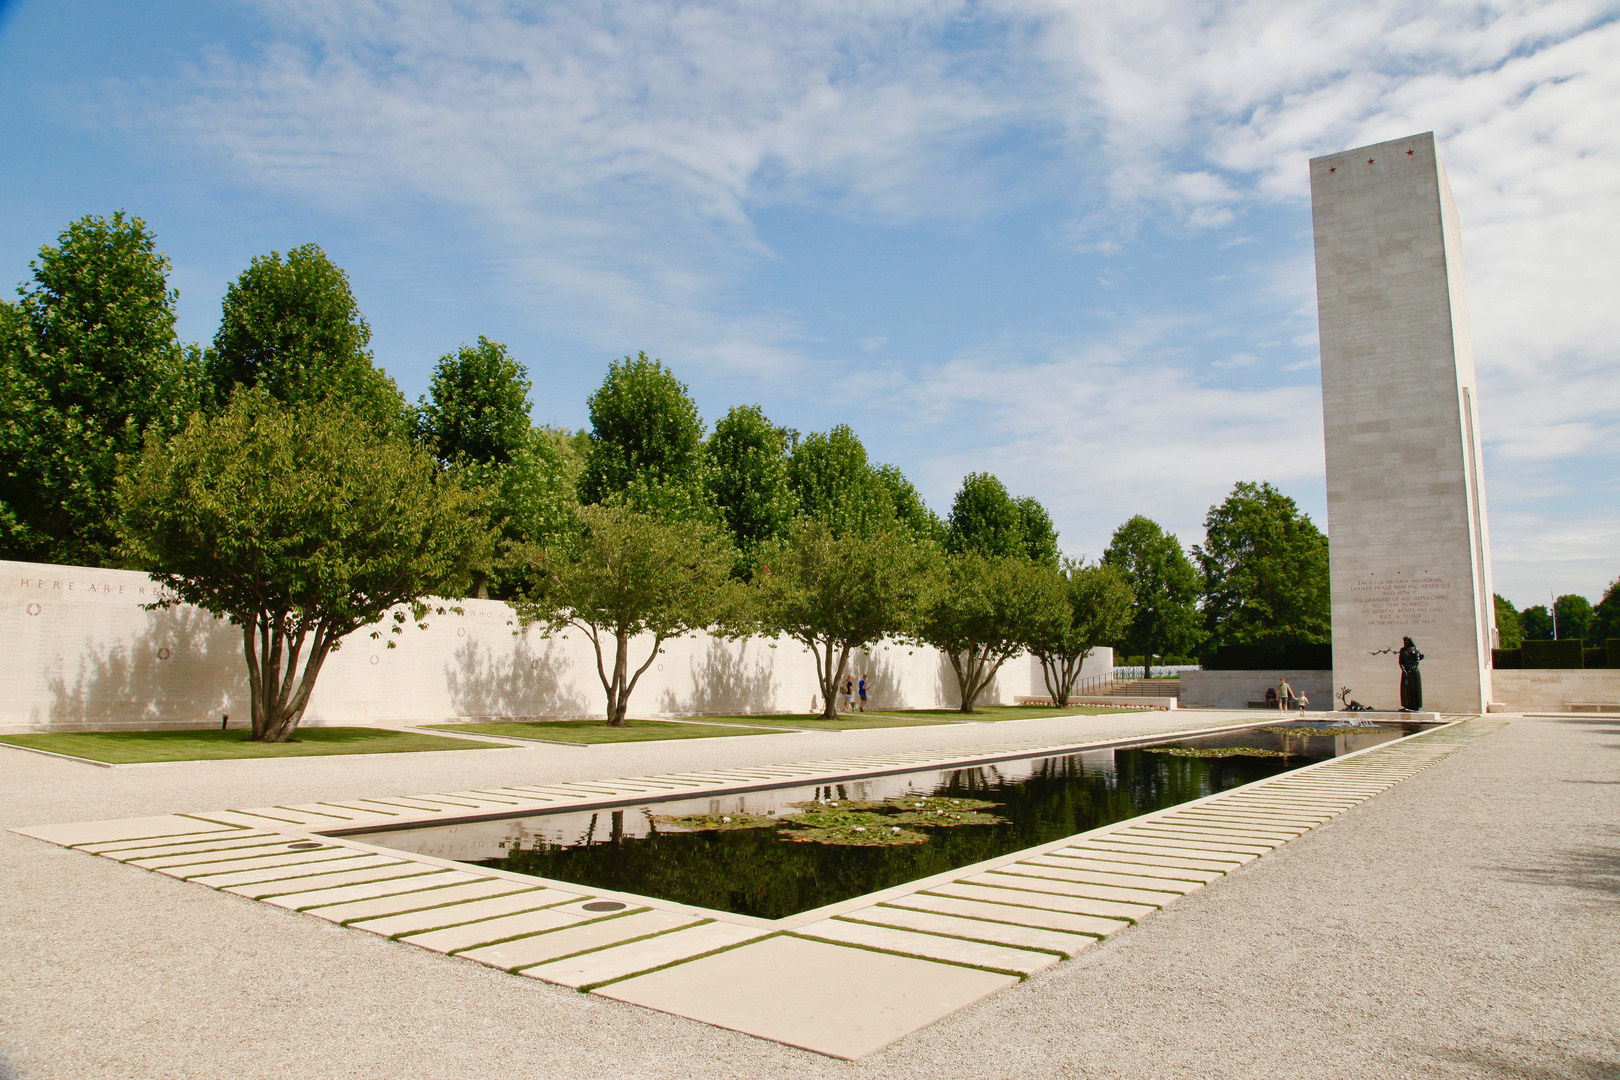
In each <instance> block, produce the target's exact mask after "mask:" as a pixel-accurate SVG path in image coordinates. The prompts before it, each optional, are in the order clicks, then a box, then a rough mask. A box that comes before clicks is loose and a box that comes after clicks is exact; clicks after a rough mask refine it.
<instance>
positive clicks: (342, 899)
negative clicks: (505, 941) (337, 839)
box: [265, 870, 484, 911]
mask: <svg viewBox="0 0 1620 1080" xmlns="http://www.w3.org/2000/svg"><path fill="white" fill-rule="evenodd" d="M482 880H484V879H482V878H480V877H479V876H478V875H477V874H469V873H467V872H466V871H463V870H441V871H438V872H437V873H426V874H416V875H412V876H410V877H400V878H390V879H389V880H387V881H369V882H366V883H365V884H362V885H339V886H337V887H336V888H330V889H310V890H307V891H305V892H295V893H286V894H284V895H282V896H272V897H269V898H268V899H266V900H265V903H267V904H271V905H273V906H275V907H284V908H290V909H292V910H293V911H303V910H304V909H305V908H309V907H323V906H328V905H333V904H342V903H346V902H352V901H357V900H378V899H382V898H385V897H392V896H397V895H401V894H408V893H415V892H419V891H421V890H423V889H436V888H443V887H445V886H448V885H462V884H466V883H468V882H481V881H482Z"/></svg>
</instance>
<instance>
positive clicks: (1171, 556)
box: [1102, 514, 1203, 668]
mask: <svg viewBox="0 0 1620 1080" xmlns="http://www.w3.org/2000/svg"><path fill="white" fill-rule="evenodd" d="M1102 561H1103V562H1104V563H1106V564H1108V565H1109V566H1113V567H1115V568H1117V569H1118V570H1119V571H1120V573H1122V574H1124V575H1125V581H1126V583H1127V584H1129V585H1130V587H1131V590H1132V592H1134V593H1135V595H1136V604H1135V607H1134V608H1133V609H1132V613H1131V625H1130V627H1129V628H1128V629H1127V630H1126V632H1125V635H1124V637H1123V638H1122V639H1121V642H1120V643H1121V644H1123V645H1124V646H1125V649H1126V651H1127V652H1128V653H1131V654H1137V655H1140V656H1142V658H1143V667H1144V668H1147V667H1151V666H1152V658H1153V657H1155V656H1163V655H1165V654H1167V653H1175V654H1185V653H1187V652H1189V651H1190V650H1192V649H1194V648H1196V647H1197V646H1198V643H1199V641H1200V640H1201V638H1202V636H1203V634H1202V631H1201V630H1200V627H1199V624H1200V622H1201V618H1200V615H1199V611H1198V586H1199V581H1198V571H1197V570H1195V569H1193V565H1192V563H1191V561H1189V560H1188V558H1187V553H1186V552H1185V551H1183V550H1182V547H1181V541H1180V540H1177V539H1176V537H1175V536H1174V535H1172V534H1170V533H1167V532H1165V531H1164V529H1163V528H1161V527H1160V526H1159V523H1158V522H1156V521H1153V520H1151V519H1149V518H1145V517H1143V516H1142V515H1140V514H1138V515H1136V516H1135V517H1133V518H1131V519H1130V520H1129V521H1127V522H1125V524H1123V525H1121V526H1120V527H1119V528H1117V529H1115V530H1114V536H1113V538H1112V540H1110V541H1109V544H1108V550H1107V551H1105V552H1103V557H1102Z"/></svg>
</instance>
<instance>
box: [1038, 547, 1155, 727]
mask: <svg viewBox="0 0 1620 1080" xmlns="http://www.w3.org/2000/svg"><path fill="white" fill-rule="evenodd" d="M1046 580H1047V584H1046V587H1047V588H1048V589H1050V590H1052V591H1053V592H1054V593H1055V594H1056V596H1057V599H1058V602H1057V603H1056V604H1054V605H1051V606H1049V607H1047V608H1045V609H1043V610H1044V611H1045V612H1046V614H1047V618H1045V619H1044V620H1037V621H1036V622H1035V623H1034V624H1033V625H1032V633H1031V634H1030V636H1029V637H1028V638H1027V639H1026V640H1025V642H1024V647H1025V648H1026V649H1027V650H1028V651H1029V653H1030V655H1032V656H1034V657H1035V658H1036V659H1037V660H1038V661H1040V665H1041V674H1042V676H1043V677H1044V679H1045V681H1046V691H1047V693H1049V694H1051V695H1052V703H1053V704H1054V705H1058V706H1065V707H1066V706H1067V705H1068V704H1069V696H1070V695H1071V694H1072V693H1074V685H1075V682H1076V680H1077V679H1079V677H1080V669H1081V667H1082V666H1083V665H1084V664H1085V660H1086V657H1087V656H1089V655H1090V654H1091V652H1092V650H1093V649H1096V648H1098V647H1099V646H1102V645H1107V644H1108V643H1110V642H1114V641H1119V640H1120V639H1121V638H1122V637H1123V636H1124V634H1125V632H1126V630H1127V629H1128V628H1129V627H1130V624H1131V615H1132V613H1133V609H1134V607H1135V601H1136V594H1135V593H1134V592H1133V591H1132V590H1131V586H1130V584H1129V583H1128V582H1127V581H1126V580H1125V575H1124V574H1123V573H1122V572H1121V571H1120V570H1119V568H1118V567H1115V566H1109V565H1108V564H1107V563H1094V564H1091V565H1087V564H1086V563H1084V562H1077V561H1075V560H1073V559H1065V560H1064V562H1063V568H1062V570H1061V571H1057V570H1050V569H1048V570H1047V571H1046Z"/></svg>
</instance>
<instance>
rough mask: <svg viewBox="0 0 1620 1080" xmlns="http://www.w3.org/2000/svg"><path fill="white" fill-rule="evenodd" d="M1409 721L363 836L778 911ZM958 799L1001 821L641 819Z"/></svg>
mask: <svg viewBox="0 0 1620 1080" xmlns="http://www.w3.org/2000/svg"><path fill="white" fill-rule="evenodd" d="M1417 730H1421V727H1420V726H1419V725H1415V724H1407V725H1398V724H1390V725H1385V728H1384V730H1381V731H1378V732H1372V733H1357V734H1350V735H1338V736H1308V737H1307V736H1298V735H1296V736H1291V737H1289V738H1288V739H1287V740H1286V744H1287V745H1286V746H1285V745H1284V740H1282V739H1281V738H1279V736H1278V735H1276V734H1274V733H1271V732H1266V731H1263V730H1260V729H1258V728H1256V729H1248V730H1245V731H1243V732H1238V733H1228V734H1224V735H1218V736H1209V737H1205V738H1201V739H1182V740H1174V741H1170V742H1166V743H1160V744H1157V745H1160V746H1167V745H1173V746H1205V747H1209V746H1253V747H1259V748H1263V749H1280V750H1286V751H1287V753H1288V754H1289V755H1290V756H1289V757H1287V758H1269V757H1226V758H1184V757H1173V756H1170V755H1166V754H1152V753H1148V752H1146V750H1145V749H1141V748H1119V749H1113V748H1110V749H1101V750H1087V751H1083V752H1080V753H1075V754H1065V755H1061V756H1056V757H1038V758H1025V759H1020V760H1015V761H998V762H989V763H986V764H983V765H972V766H966V767H963V768H958V769H943V770H929V771H925V772H913V773H903V774H898V775H893V776H874V777H869V778H865V779H858V780H845V781H840V782H838V783H834V784H820V785H809V786H798V787H785V788H773V789H770V790H768V791H748V792H741V793H738V794H733V795H716V796H703V797H700V798H687V799H682V798H678V797H676V798H671V799H669V800H666V801H662V802H650V803H648V804H646V805H643V806H639V807H634V808H629V809H613V810H596V811H578V812H574V813H567V812H563V813H554V814H540V815H534V816H529V817H520V818H502V819H496V820H491V821H477V822H468V823H466V824H460V825H439V826H428V827H424V828H415V829H401V830H397V831H391V832H379V833H373V834H369V835H368V836H367V837H366V839H367V840H368V841H370V842H372V843H376V844H380V845H383V846H386V847H393V848H397V849H400V850H404V851H412V852H417V853H419V854H424V855H432V856H437V857H439V858H444V859H454V860H456V861H459V862H468V863H479V864H482V865H486V866H496V867H500V868H501V869H504V870H509V871H514V872H517V873H522V874H532V875H535V876H537V877H544V878H551V879H554V880H559V881H567V882H573V883H576V884H580V885H586V886H592V887H595V888H601V889H613V890H617V891H620V892H629V893H639V894H641V895H645V896H656V897H660V898H662V899H665V900H673V901H677V902H679V903H685V904H692V905H695V906H699V907H706V908H715V909H719V910H722V911H734V912H738V913H741V914H746V915H755V916H759V917H762V918H768V919H779V918H783V917H785V916H788V915H792V914H796V913H798V912H801V911H808V910H810V909H812V908H817V907H821V906H823V905H825V904H831V903H836V902H837V901H840V900H846V899H849V898H850V897H854V896H860V895H863V894H865V893H869V892H873V891H876V890H878V889H885V888H889V887H891V886H894V885H901V884H904V883H905V882H908V881H915V880H916V879H918V878H923V877H928V876H931V875H933V874H940V873H944V872H946V871H948V870H954V869H956V868H957V867H961V866H967V865H969V864H972V863H976V862H980V861H983V860H985V859H991V858H995V857H997V856H1000V855H1006V854H1009V853H1011V852H1015V851H1020V850H1022V849H1024V848H1028V847H1034V846H1036V845H1038V844H1044V843H1050V842H1052V841H1054V840H1061V839H1063V838H1064V837H1066V836H1071V835H1073V834H1075V833H1079V832H1085V831H1087V830H1090V829H1095V828H1099V827H1101V826H1103V825H1108V824H1111V823H1113V822H1117V821H1123V820H1125V819H1127V818H1132V817H1136V816H1137V815H1139V814H1145V813H1148V812H1150V811H1153V810H1160V809H1164V808H1166V807H1170V806H1175V805H1177V804H1179V803H1183V802H1187V801H1189V800H1192V799H1199V798H1203V797H1204V796H1206V795H1213V794H1215V793H1216V792H1219V791H1225V790H1227V789H1229V788H1233V787H1237V786H1240V785H1242V784H1247V783H1252V782H1253V781H1255V780H1260V779H1264V778H1265V777H1267V776H1272V775H1275V774H1277V773H1280V772H1286V771H1288V770H1290V769H1296V768H1299V767H1301V766H1303V765H1308V764H1310V763H1311V762H1313V761H1319V760H1324V759H1326V758H1330V757H1336V756H1339V755H1341V754H1345V753H1349V752H1352V751H1354V750H1360V749H1364V748H1366V747H1369V746H1374V745H1377V744H1378V743H1381V742H1388V741H1390V740H1392V739H1396V738H1400V737H1401V736H1403V735H1406V734H1410V733H1412V732H1414V731H1417ZM927 795H939V796H946V797H956V798H963V797H972V798H976V799H985V800H987V801H990V802H994V803H997V804H999V805H998V808H997V809H995V810H993V811H992V813H995V814H997V815H999V816H1001V817H1003V818H1006V819H1007V823H1006V824H998V825H984V826H967V827H960V828H930V827H928V826H913V827H915V828H917V829H918V830H919V831H921V832H924V833H926V834H928V836H929V842H928V843H925V844H911V845H906V846H903V847H839V846H827V845H822V844H795V843H788V842H785V841H783V840H782V839H781V838H780V837H779V833H778V830H777V829H770V828H765V829H741V830H735V831H726V832H718V831H712V832H707V831H706V832H684V831H672V830H671V829H670V828H669V827H668V826H664V827H662V828H660V827H659V826H657V825H656V824H655V823H654V821H653V815H654V814H655V813H656V814H658V815H660V816H670V817H687V816H691V815H698V814H727V815H741V814H750V815H759V816H762V817H783V816H787V815H791V814H796V813H798V812H799V811H798V810H796V809H795V808H794V807H792V806H791V805H790V804H792V803H796V802H811V801H817V802H824V803H832V802H880V801H882V800H885V799H890V798H898V797H901V796H927Z"/></svg>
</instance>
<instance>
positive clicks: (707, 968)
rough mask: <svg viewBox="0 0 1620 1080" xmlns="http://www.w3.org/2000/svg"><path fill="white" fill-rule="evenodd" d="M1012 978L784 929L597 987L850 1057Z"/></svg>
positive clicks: (609, 994)
mask: <svg viewBox="0 0 1620 1080" xmlns="http://www.w3.org/2000/svg"><path fill="white" fill-rule="evenodd" d="M1017 982H1018V978H1017V977H1016V976H1013V975H1000V974H996V973H994V972H989V971H978V970H975V969H973V968H965V967H957V966H955V965H950V964H936V963H930V962H929V961H927V960H913V959H911V958H909V957H904V956H892V955H889V954H886V953H877V952H870V951H868V950H865V949H851V948H846V947H843V946H839V945H830V944H827V943H825V942H820V941H810V940H807V939H805V938H798V937H788V936H782V937H770V938H766V939H765V940H763V941H757V942H754V943H753V944H749V945H744V946H742V947H740V948H736V949H729V950H727V951H726V952H722V953H716V954H715V955H713V956H708V957H704V958H702V959H699V960H694V961H692V962H691V963H688V964H682V965H680V966H678V967H672V968H665V969H664V970H663V971H655V972H653V973H651V974H649V975H639V976H637V977H635V978H633V979H626V980H624V981H622V982H616V983H610V984H608V985H607V986H604V987H601V988H599V989H597V990H596V991H594V993H596V994H599V995H601V996H603V997H610V998H615V999H617V1000H619V1001H627V1002H630V1003H631V1004H633V1005H641V1006H644V1007H646V1008H649V1009H657V1010H659V1011H660V1012H667V1013H674V1014H675V1015H677V1016H685V1017H688V1018H690V1019H693V1020H701V1021H702V1022H703V1023H706V1024H713V1025H715V1026H716V1027H723V1028H731V1029H732V1030H735V1031H743V1032H746V1033H748V1034H750V1035H757V1036H760V1037H761V1038H766V1039H774V1040H775V1041H777V1042H783V1043H787V1044H788V1045H789V1046H797V1047H800V1048H802V1049H805V1050H813V1051H815V1052H816V1053H819V1054H826V1055H828V1056H830V1057H837V1058H849V1059H853V1058H860V1057H865V1056H866V1055H867V1054H870V1053H872V1052H873V1051H875V1050H880V1049H882V1048H883V1047H885V1046H887V1045H889V1044H890V1043H892V1042H894V1041H895V1040H897V1039H900V1038H903V1037H904V1036H906V1035H909V1034H910V1033H911V1032H913V1031H916V1030H917V1029H918V1028H920V1027H925V1026H926V1025H928V1024H931V1023H933V1022H934V1021H936V1020H939V1019H941V1018H942V1017H945V1016H948V1015H950V1014H951V1013H953V1012H956V1011H957V1010H958V1009H961V1008H965V1007H966V1006H968V1005H971V1004H973V1003H974V1002H975V1001H978V1000H980V999H981V998H984V997H987V996H989V995H990V994H993V993H995V992H996V991H998V990H1004V989H1006V988H1007V987H1009V986H1012V985H1014V984H1016V983H1017Z"/></svg>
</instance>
